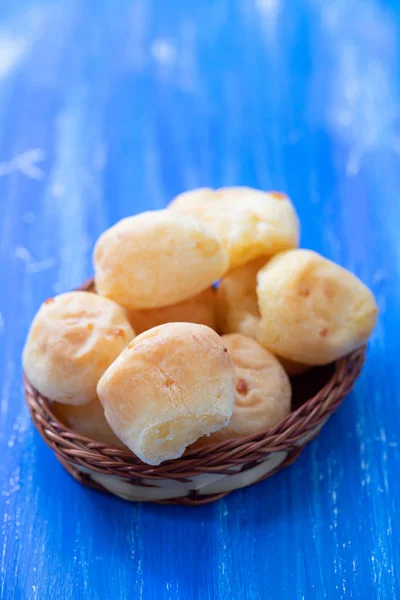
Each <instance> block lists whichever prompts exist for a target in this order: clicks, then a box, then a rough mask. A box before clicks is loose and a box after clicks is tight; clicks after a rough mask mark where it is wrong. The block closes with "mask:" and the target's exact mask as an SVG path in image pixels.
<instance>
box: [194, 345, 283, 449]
mask: <svg viewBox="0 0 400 600" xmlns="http://www.w3.org/2000/svg"><path fill="white" fill-rule="evenodd" d="M222 341H223V343H224V345H225V346H226V348H228V352H229V354H230V355H231V357H232V359H233V362H234V365H235V371H236V399H235V406H234V409H233V413H232V417H231V420H230V421H229V424H228V425H227V426H226V427H223V428H222V429H219V430H218V431H215V432H214V433H211V435H209V436H204V437H202V438H201V439H199V440H198V441H197V442H196V444H195V447H200V446H203V445H205V444H211V443H215V442H223V441H225V440H230V439H235V438H242V437H247V436H248V435H252V434H254V433H258V432H261V431H265V430H266V429H270V428H271V427H274V425H276V424H277V423H279V422H280V421H282V419H284V418H285V417H286V416H287V415H288V414H289V412H290V405H291V400H292V389H291V385H290V381H289V378H288V376H287V374H286V373H285V371H284V369H283V367H282V365H281V364H280V362H279V361H278V360H277V359H276V358H275V356H274V355H273V354H271V353H270V352H268V350H265V349H264V348H263V347H262V346H260V344H258V343H257V342H256V341H255V340H253V339H251V338H248V337H246V336H244V335H241V334H240V333H232V334H230V335H223V336H222Z"/></svg>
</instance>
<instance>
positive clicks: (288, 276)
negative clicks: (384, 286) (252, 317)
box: [257, 250, 378, 365]
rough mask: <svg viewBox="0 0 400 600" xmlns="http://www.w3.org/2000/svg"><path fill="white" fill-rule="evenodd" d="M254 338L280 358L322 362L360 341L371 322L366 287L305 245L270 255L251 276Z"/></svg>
mask: <svg viewBox="0 0 400 600" xmlns="http://www.w3.org/2000/svg"><path fill="white" fill-rule="evenodd" d="M257 297H258V305H259V307H260V311H261V322H260V327H259V331H258V339H259V341H260V342H261V343H262V345H263V346H264V347H266V348H269V349H270V350H271V352H274V353H276V354H278V355H280V356H283V357H284V358H287V359H289V360H292V361H296V362H299V363H304V364H311V365H324V364H328V363H330V362H333V361H335V360H337V359H338V358H340V357H341V356H344V355H346V354H348V353H349V352H351V351H352V350H355V349H356V348H358V347H360V346H362V345H363V344H365V343H366V341H367V340H368V338H369V336H370V334H371V332H372V330H373V328H374V326H375V323H376V318H377V313H378V309H377V306H376V303H375V299H374V296H373V294H372V292H371V291H370V290H369V289H368V288H367V287H366V286H365V285H364V284H363V283H362V282H361V281H360V280H359V279H358V278H357V277H356V276H355V275H353V274H352V273H350V272H349V271H346V269H343V268H342V267H339V266H338V265H336V264H335V263H333V262H331V261H330V260H327V259H326V258H324V257H322V256H320V255H319V254H317V253H316V252H312V251H311V250H292V251H288V252H284V253H282V254H280V255H279V256H276V257H275V258H273V259H272V260H271V261H270V262H269V263H268V264H266V265H265V267H264V268H263V269H261V271H259V272H258V275H257Z"/></svg>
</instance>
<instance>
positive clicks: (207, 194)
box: [169, 187, 299, 269]
mask: <svg viewBox="0 0 400 600" xmlns="http://www.w3.org/2000/svg"><path fill="white" fill-rule="evenodd" d="M169 208H170V209H172V210H173V211H174V212H179V213H181V214H184V215H191V216H193V217H195V218H196V219H198V220H199V221H200V222H201V223H203V224H204V225H206V226H207V227H210V228H211V229H213V231H215V233H216V234H217V235H218V237H219V238H220V239H221V240H222V243H223V245H224V246H225V247H226V249H227V251H228V254H229V269H234V268H236V267H239V266H241V265H243V264H245V263H247V262H249V261H251V260H253V259H255V258H257V257H258V256H262V255H268V256H272V255H274V254H276V253H277V252H281V251H282V250H287V249H288V248H296V247H297V246H298V243H299V220H298V217H297V214H296V211H295V209H294V206H293V204H292V203H291V201H290V200H289V198H288V197H287V196H286V194H282V193H280V192H264V191H261V190H255V189H252V188H247V187H227V188H221V189H218V190H213V189H210V188H200V189H196V190H191V191H189V192H185V193H183V194H180V195H179V196H177V197H176V198H175V199H174V200H173V201H172V202H171V203H170V205H169Z"/></svg>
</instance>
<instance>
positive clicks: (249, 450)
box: [24, 280, 366, 506]
mask: <svg viewBox="0 0 400 600" xmlns="http://www.w3.org/2000/svg"><path fill="white" fill-rule="evenodd" d="M80 289H81V290H85V291H94V290H93V280H89V281H88V282H87V283H85V284H84V285H83V286H82V287H81V288H80ZM365 352H366V347H365V346H364V347H362V348H360V349H359V350H356V351H355V352H352V353H351V354H349V355H348V356H345V357H344V358H341V359H340V360H338V361H336V362H335V363H333V364H331V365H328V366H326V367H315V368H313V369H311V370H310V371H307V372H306V373H304V374H303V375H300V376H298V377H295V378H294V379H292V389H293V398H292V412H291V413H290V414H289V415H288V416H287V417H286V418H285V419H284V420H283V421H281V422H280V423H278V425H276V426H275V427H273V428H272V429H269V430H267V431H264V432H262V433H257V434H254V435H251V436H248V437H246V438H242V439H234V440H228V441H225V442H219V443H217V444H209V445H207V446H204V447H203V448H199V449H196V450H187V451H186V452H185V454H184V455H183V456H181V458H178V459H176V460H169V461H166V462H164V463H162V464H161V465H158V466H157V467H153V466H150V465H147V464H146V463H143V462H142V461H141V460H140V459H139V458H137V456H135V455H134V454H133V453H131V452H130V451H129V450H128V449H126V450H125V449H121V448H116V447H113V446H107V445H105V444H102V443H100V442H95V441H94V440H91V439H89V438H86V437H84V436H82V435H79V434H78V433H76V432H75V431H73V430H71V429H69V428H68V427H66V426H65V425H64V424H63V423H61V421H59V420H58V419H57V417H55V415H54V414H53V412H52V402H51V400H49V399H48V398H45V397H44V396H42V395H41V394H40V393H39V392H38V390H36V389H35V388H34V387H33V386H32V385H31V384H30V382H29V381H28V379H27V378H26V377H25V376H24V388H25V398H26V402H27V404H28V407H29V410H30V413H31V417H32V420H33V423H34V425H35V427H36V429H37V430H38V432H39V433H40V435H41V436H42V438H43V439H44V441H45V442H46V443H47V444H48V445H49V446H50V448H52V450H53V451H54V453H55V455H56V457H57V458H58V460H59V461H60V462H61V464H62V465H63V466H64V467H65V468H66V470H67V471H68V472H69V473H70V474H71V475H72V476H73V477H74V478H75V479H77V480H78V481H80V482H81V483H82V484H84V485H87V486H89V487H91V488H94V489H97V490H101V491H104V492H109V493H111V494H115V495H116V496H119V497H120V498H123V499H125V500H134V501H147V502H162V503H164V504H186V505H189V506H196V505H201V504H207V503H208V502H213V501H214V500H218V499H219V498H222V497H223V496H225V495H226V494H229V492H232V491H233V490H235V489H239V488H243V487H246V486H248V485H251V484H252V483H256V482H257V481H262V480H263V479H266V478H267V477H269V476H270V475H273V474H274V473H275V472H276V471H278V470H279V469H282V468H283V467H286V466H288V465H290V464H291V463H292V462H293V461H295V460H296V458H297V457H298V456H299V454H300V452H301V451H302V449H303V447H304V446H305V445H306V444H307V443H308V442H310V441H311V440H312V439H313V438H315V437H316V436H317V435H318V433H319V431H320V429H321V428H322V426H323V425H324V424H325V423H326V421H327V420H328V419H329V417H330V416H331V414H332V413H334V412H335V410H336V409H337V408H338V406H339V404H341V402H342V401H343V400H344V398H345V396H346V395H347V394H348V393H349V392H350V390H351V388H352V387H353V385H354V382H355V381H356V379H357V377H358V376H359V374H360V371H361V368H362V366H363V364H364V360H365Z"/></svg>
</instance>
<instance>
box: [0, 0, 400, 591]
mask: <svg viewBox="0 0 400 600" xmlns="http://www.w3.org/2000/svg"><path fill="white" fill-rule="evenodd" d="M399 33H400V6H399V4H398V3H397V2H395V1H394V0H393V1H389V0H386V1H385V0H335V1H333V0H332V1H327V0H291V1H290V2H284V1H283V0H254V1H250V0H249V1H239V0H237V1H228V0H218V2H208V1H207V0H198V1H197V2H188V1H179V0H169V2H158V1H157V0H135V1H134V0H129V1H128V0H113V1H111V0H110V1H108V2H107V1H103V2H101V1H95V0H93V2H90V1H89V0H68V1H65V2H56V1H53V2H51V1H44V0H36V1H33V0H32V1H30V0H19V1H16V0H3V1H2V3H1V5H0V218H1V221H0V265H1V274H2V277H1V281H2V288H1V294H0V387H1V395H0V446H1V449H0V451H1V456H2V461H1V462H0V479H1V496H0V504H1V509H0V514H1V515H2V518H3V522H2V528H1V587H0V597H1V598H5V599H7V600H14V599H15V600H17V599H20V598H22V599H25V598H26V599H31V598H32V599H39V600H42V599H46V600H53V599H55V598H66V599H67V598H68V599H70V598H73V599H74V600H80V599H84V600H92V599H93V600H97V599H99V600H102V599H105V600H108V599H111V598H112V599H113V600H118V599H121V600H125V599H127V598H135V599H136V598H138V599H139V598H140V599H144V600H151V599H154V600H163V599H174V600H175V599H176V600H191V599H192V598H193V599H196V600H203V599H205V600H211V599H215V598H221V599H226V600H231V599H232V598H235V599H236V598H240V599H242V598H243V599H249V600H250V599H251V600H255V599H260V600H275V599H276V598H284V599H286V598H288V599H294V598H295V599H299V600H301V599H304V600H309V599H313V598H315V599H318V600H321V599H322V598H329V599H331V598H360V599H363V600H366V599H370V598H371V599H372V598H378V599H382V600H386V599H387V600H389V599H390V600H392V599H393V598H396V597H400V589H399V578H400V572H399V543H398V540H399V538H400V519H399V515H398V505H399V501H400V478H399V476H398V473H399V446H398V444H399V441H398V430H399V398H400V371H399V369H398V358H397V354H398V349H399V333H400V324H399V318H398V315H399V306H400V283H399V282H400V241H399V239H400V238H399V235H398V228H399V223H400V203H399V190H400V115H399V106H400V101H399V100H400V98H399V95H400V83H399V82H400V79H399V75H400V73H399V56H400V54H399V39H400V36H399ZM232 184H245V185H250V186H255V187H264V188H273V189H282V190H284V191H286V192H288V193H289V195H290V196H291V197H292V198H293V200H294V201H295V203H296V206H297V209H298V211H299V214H300V217H301V220H302V227H303V233H302V245H303V246H304V247H312V248H314V249H316V250H317V251H320V252H322V253H323V254H325V255H326V256H328V257H330V258H332V259H334V260H336V261H338V262H340V263H341V264H342V265H344V266H346V267H348V268H350V269H352V270H354V271H355V272H356V273H357V274H358V275H359V276H360V277H361V278H362V279H363V280H364V281H365V282H366V283H367V284H368V285H370V286H372V288H373V290H374V292H375V293H376V295H377V298H378V303H379V306H380V311H381V314H380V320H379V324H378V327H377V330H376V333H375V335H374V337H373V339H372V342H371V345H370V349H369V356H368V361H367V366H366V368H365V370H364V373H363V375H362V377H361V379H360V380H359V382H358V384H357V386H356V389H355V391H354V393H352V394H351V395H350V397H349V398H348V399H347V401H346V402H345V403H344V405H343V406H342V407H341V408H340V410H339V411H338V413H337V414H336V415H335V416H334V417H333V418H332V419H331V420H330V421H329V423H328V425H327V426H326V427H325V428H324V430H323V433H322V435H321V436H320V437H319V438H318V439H317V440H316V441H315V442H314V443H313V444H312V445H311V446H309V447H308V449H307V450H305V451H304V453H303V454H302V456H301V457H300V458H299V460H298V461H297V463H296V464H295V465H294V466H293V467H291V468H289V469H287V470H286V471H285V472H282V473H279V474H278V475H276V476H274V477H273V478H271V479H269V480H267V481H265V482H263V483H260V484H258V485H256V486H253V487H251V488H249V489H247V490H242V491H238V492H236V493H234V494H232V495H230V496H229V497H227V498H226V499H224V500H222V501H220V502H218V503H216V504H214V505H210V506H205V507H203V508H197V509H189V508H176V507H167V506H152V505H141V504H132V505H130V504H127V503H124V502H122V501H118V500H117V499H113V498H111V497H106V496H103V495H99V494H97V493H95V492H90V491H88V490H86V489H83V488H81V487H80V486H79V485H77V484H76V483H75V482H74V481H73V480H72V479H70V478H69V477H68V476H67V474H66V473H65V472H64V471H63V469H62V468H61V466H60V465H59V464H58V463H57V462H56V460H55V458H54V457H53V455H52V454H51V452H50V451H49V450H48V448H47V447H46V446H45V445H44V444H43V442H42V441H41V440H40V439H39V436H38V435H37V434H36V433H35V431H34V429H33V427H32V425H31V424H30V421H29V417H28V413H27V409H26V407H25V405H24V400H23V395H22V387H21V366H20V354H21V350H22V346H23V342H24V338H25V335H26V332H27V328H28V325H29V323H30V320H31V319H32V317H33V315H34V313H35V311H36V310H37V308H38V306H39V304H40V302H41V301H42V300H43V299H44V298H45V297H48V296H50V295H52V294H54V293H57V292H61V291H64V290H68V289H70V288H71V287H73V286H75V285H77V284H79V283H81V282H82V281H83V280H84V279H85V278H86V277H87V276H88V275H89V274H90V273H91V249H92V246H93V243H94V240H95V239H96V236H98V235H99V234H100V232H101V231H102V230H103V229H105V228H106V227H107V226H108V225H110V224H112V223H114V222H115V221H117V220H118V219H120V218H121V217H123V216H126V215H128V214H131V213H135V212H139V211H142V210H144V209H149V208H160V207H162V206H164V205H165V204H166V203H167V201H168V200H169V199H170V198H172V196H173V195H174V194H176V193H178V192H180V191H182V190H184V189H186V188H189V187H195V186H199V185H211V186H221V185H232ZM396 504H397V514H396V512H395V505H396Z"/></svg>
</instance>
